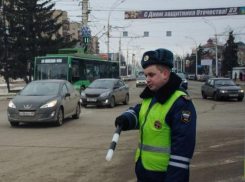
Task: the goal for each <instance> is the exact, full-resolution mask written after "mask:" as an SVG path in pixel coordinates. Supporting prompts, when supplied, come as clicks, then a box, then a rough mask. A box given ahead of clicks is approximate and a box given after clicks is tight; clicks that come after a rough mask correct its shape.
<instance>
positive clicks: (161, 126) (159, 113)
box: [135, 90, 187, 171]
mask: <svg viewBox="0 0 245 182" xmlns="http://www.w3.org/2000/svg"><path fill="white" fill-rule="evenodd" d="M183 95H187V94H186V93H184V92H182V91H178V90H177V91H175V92H174V94H173V95H172V96H171V97H170V98H169V99H168V100H167V101H166V102H165V103H164V104H160V103H158V102H156V103H155V104H154V105H153V106H152V107H151V108H149V105H150V103H151V101H152V98H147V99H144V100H143V102H142V104H141V109H140V113H139V126H140V127H139V144H138V149H137V152H136V157H135V162H137V161H138V159H139V157H141V161H142V164H143V166H144V168H145V169H147V170H151V171H167V167H168V163H169V157H170V153H171V129H170V127H169V126H168V125H167V124H166V121H165V118H166V115H167V113H168V111H169V110H170V108H171V107H172V105H173V104H174V102H175V101H176V100H177V99H178V98H179V97H180V96H183Z"/></svg>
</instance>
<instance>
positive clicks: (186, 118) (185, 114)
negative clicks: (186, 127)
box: [181, 111, 191, 123]
mask: <svg viewBox="0 0 245 182" xmlns="http://www.w3.org/2000/svg"><path fill="white" fill-rule="evenodd" d="M181 120H182V121H183V122H185V123H188V122H189V121H190V120H191V112H190V111H182V114H181Z"/></svg>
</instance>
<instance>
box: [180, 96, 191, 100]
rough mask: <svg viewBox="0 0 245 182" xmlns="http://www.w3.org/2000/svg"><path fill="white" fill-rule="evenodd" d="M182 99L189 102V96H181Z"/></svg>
mask: <svg viewBox="0 0 245 182" xmlns="http://www.w3.org/2000/svg"><path fill="white" fill-rule="evenodd" d="M181 97H182V98H184V99H185V100H191V98H190V96H189V95H181Z"/></svg>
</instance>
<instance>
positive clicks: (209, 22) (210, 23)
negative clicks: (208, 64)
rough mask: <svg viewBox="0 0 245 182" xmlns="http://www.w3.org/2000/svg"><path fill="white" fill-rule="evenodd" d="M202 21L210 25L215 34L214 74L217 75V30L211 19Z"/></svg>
mask: <svg viewBox="0 0 245 182" xmlns="http://www.w3.org/2000/svg"><path fill="white" fill-rule="evenodd" d="M204 22H205V23H207V24H208V25H210V26H211V27H212V28H213V29H214V32H215V34H214V36H215V62H216V63H215V74H216V75H215V76H218V75H219V73H218V39H217V31H216V27H215V25H214V24H213V23H212V22H211V21H207V20H206V19H204Z"/></svg>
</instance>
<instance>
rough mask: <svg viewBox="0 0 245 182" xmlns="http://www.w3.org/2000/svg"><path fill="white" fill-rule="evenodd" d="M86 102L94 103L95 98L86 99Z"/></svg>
mask: <svg viewBox="0 0 245 182" xmlns="http://www.w3.org/2000/svg"><path fill="white" fill-rule="evenodd" d="M87 101H88V102H96V101H97V99H96V98H87Z"/></svg>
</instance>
